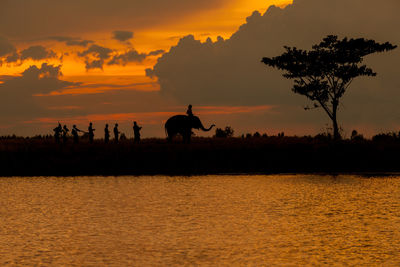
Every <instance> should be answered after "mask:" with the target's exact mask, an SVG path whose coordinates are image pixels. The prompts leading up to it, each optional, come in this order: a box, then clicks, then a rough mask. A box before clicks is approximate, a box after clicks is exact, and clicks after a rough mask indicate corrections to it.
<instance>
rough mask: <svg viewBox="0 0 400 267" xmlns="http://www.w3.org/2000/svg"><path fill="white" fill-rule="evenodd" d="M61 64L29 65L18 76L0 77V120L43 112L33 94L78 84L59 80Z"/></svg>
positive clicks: (31, 115)
mask: <svg viewBox="0 0 400 267" xmlns="http://www.w3.org/2000/svg"><path fill="white" fill-rule="evenodd" d="M61 76H62V73H61V66H54V65H49V64H47V63H43V64H42V65H41V66H40V67H37V66H30V67H29V68H28V69H26V70H25V71H24V72H23V73H21V75H20V76H13V77H3V78H2V79H0V80H1V81H2V83H0V99H1V105H0V114H6V116H0V121H1V122H4V121H13V120H14V119H17V118H19V119H21V118H23V119H26V118H31V117H34V116H37V115H38V114H44V112H45V111H44V110H43V109H42V108H40V106H39V105H37V102H36V98H35V95H37V94H46V93H50V92H52V91H58V90H62V89H66V88H68V87H71V86H77V85H79V84H77V83H72V82H67V81H63V80H61V79H60V78H61Z"/></svg>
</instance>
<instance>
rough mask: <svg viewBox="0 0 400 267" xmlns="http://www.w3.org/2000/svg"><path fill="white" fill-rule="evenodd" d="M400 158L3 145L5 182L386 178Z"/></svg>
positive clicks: (250, 145) (359, 143) (359, 152)
mask: <svg viewBox="0 0 400 267" xmlns="http://www.w3.org/2000/svg"><path fill="white" fill-rule="evenodd" d="M399 154H400V140H394V139H393V140H377V141H376V140H375V141H372V140H343V141H340V142H333V141H330V140H324V139H318V138H311V137H260V138H244V139H243V138H227V139H217V138H194V139H193V142H192V143H191V144H182V143H173V144H169V143H167V142H166V141H165V140H164V139H145V140H143V142H142V143H141V144H134V143H133V141H132V140H123V141H121V142H120V143H118V144H114V143H110V144H104V143H103V142H102V140H95V142H94V144H89V143H87V142H85V140H82V142H81V143H80V144H77V145H75V144H72V142H71V141H70V142H69V143H67V144H55V143H54V140H53V139H1V140H0V176H80V175H157V174H160V175H206V174H220V173H246V174H260V173H265V174H270V173H386V172H400V161H399Z"/></svg>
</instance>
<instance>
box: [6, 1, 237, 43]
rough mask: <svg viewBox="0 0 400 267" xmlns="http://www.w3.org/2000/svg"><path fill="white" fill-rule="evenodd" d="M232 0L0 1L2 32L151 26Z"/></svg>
mask: <svg viewBox="0 0 400 267" xmlns="http://www.w3.org/2000/svg"><path fill="white" fill-rule="evenodd" d="M229 2H230V1H229V0H203V1H197V0H189V1H188V0H168V1H166V0H148V1H143V0H114V1H109V0H85V1H71V0H57V1H54V0H13V1H0V10H2V11H3V10H4V12H1V16H0V33H2V34H4V35H6V36H9V37H13V38H19V39H22V38H39V37H40V38H44V37H46V36H58V35H60V34H61V35H70V34H80V33H88V32H99V31H101V32H105V31H113V30H115V29H124V28H127V27H129V28H132V29H138V28H140V27H151V26H155V25H160V24H165V22H166V21H168V20H172V19H176V18H177V17H179V16H182V17H183V16H187V15H190V14H191V13H197V12H199V11H202V10H209V9H213V8H218V7H221V6H223V4H225V3H229Z"/></svg>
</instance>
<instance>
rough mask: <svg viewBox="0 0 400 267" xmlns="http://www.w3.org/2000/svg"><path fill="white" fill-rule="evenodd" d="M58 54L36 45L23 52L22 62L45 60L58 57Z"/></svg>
mask: <svg viewBox="0 0 400 267" xmlns="http://www.w3.org/2000/svg"><path fill="white" fill-rule="evenodd" d="M56 56H57V55H56V53H54V52H53V51H52V50H47V49H46V48H45V47H44V46H41V45H35V46H31V47H29V48H27V49H24V50H22V51H21V56H20V59H21V60H26V59H32V60H43V59H48V58H54V57H56Z"/></svg>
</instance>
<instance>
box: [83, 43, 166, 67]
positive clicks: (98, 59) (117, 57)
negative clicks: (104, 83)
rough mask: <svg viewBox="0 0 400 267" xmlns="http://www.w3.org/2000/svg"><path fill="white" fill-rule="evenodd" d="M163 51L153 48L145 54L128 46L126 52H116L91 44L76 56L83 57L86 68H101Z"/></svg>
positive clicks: (131, 61)
mask: <svg viewBox="0 0 400 267" xmlns="http://www.w3.org/2000/svg"><path fill="white" fill-rule="evenodd" d="M164 52H165V51H164V50H155V51H151V52H150V53H148V54H146V53H140V52H138V51H137V50H136V49H134V48H130V49H129V50H128V51H126V52H122V53H117V52H116V51H114V50H112V49H110V48H107V47H103V46H100V45H97V44H93V45H91V46H90V47H89V48H88V49H86V50H85V51H82V52H79V53H78V56H79V57H82V58H85V64H86V70H90V69H101V70H102V69H103V66H104V64H107V65H120V66H125V65H126V64H128V63H141V62H143V61H144V60H145V59H146V58H147V57H149V56H158V55H160V54H162V53H164Z"/></svg>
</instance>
